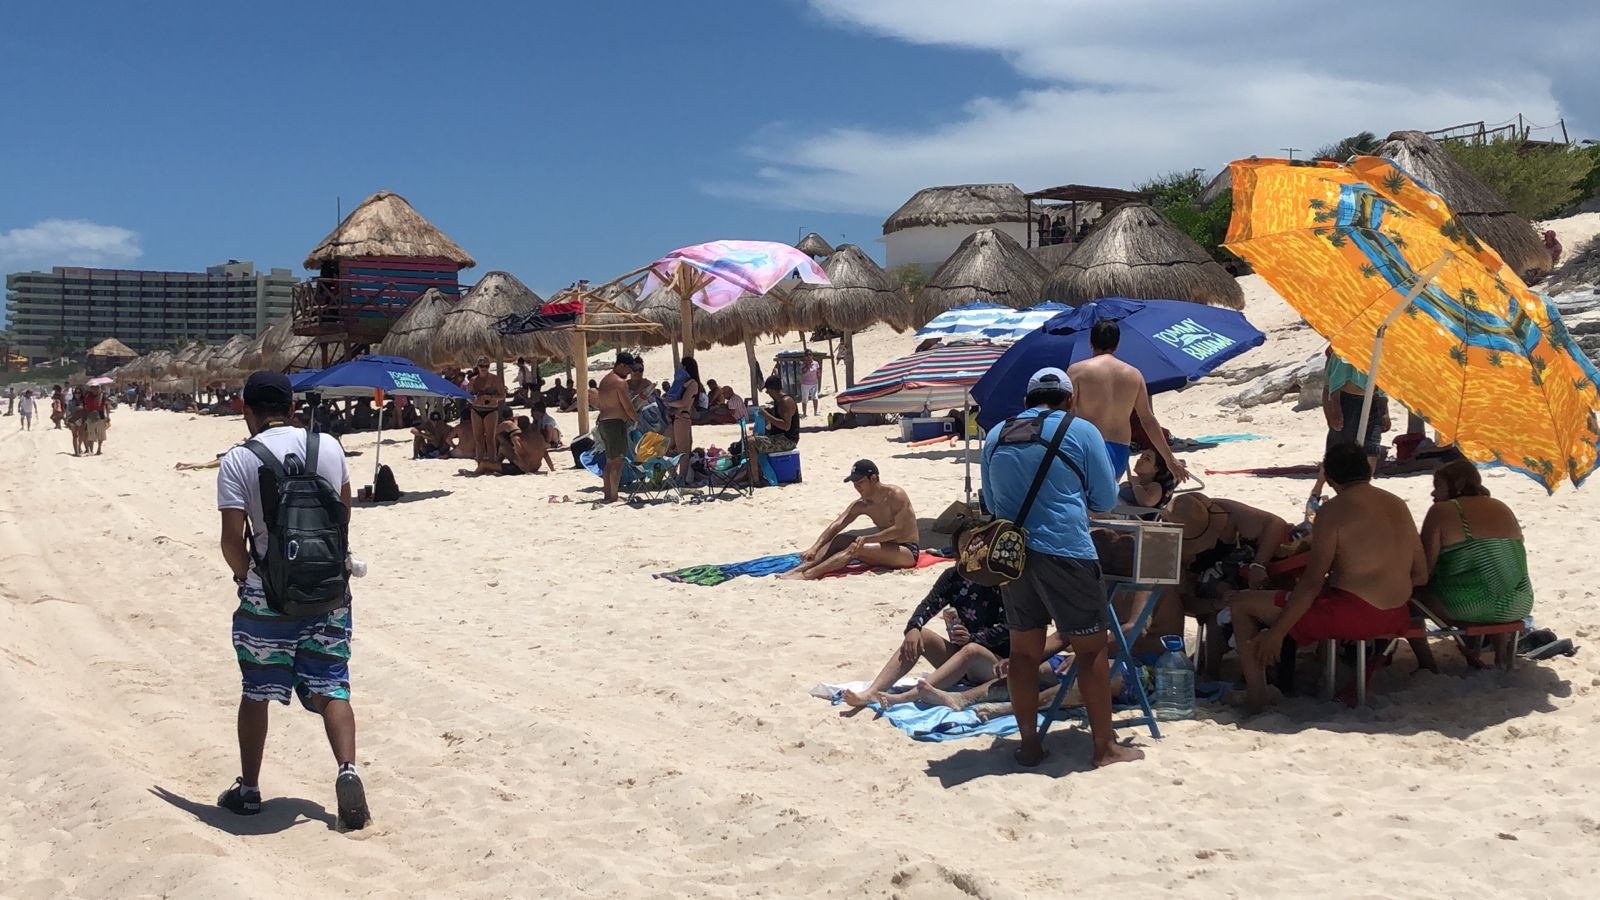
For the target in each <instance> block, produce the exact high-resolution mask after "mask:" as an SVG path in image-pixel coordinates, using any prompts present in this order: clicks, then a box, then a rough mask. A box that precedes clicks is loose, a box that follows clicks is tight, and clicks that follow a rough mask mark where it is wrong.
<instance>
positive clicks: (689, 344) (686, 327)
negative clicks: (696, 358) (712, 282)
mask: <svg viewBox="0 0 1600 900" xmlns="http://www.w3.org/2000/svg"><path fill="white" fill-rule="evenodd" d="M692 296H694V292H693V291H689V292H686V293H683V294H680V295H679V296H678V313H679V315H681V316H683V352H684V355H686V356H687V355H689V354H692V353H694V302H693V301H692V300H690V299H689V298H690V297H692Z"/></svg>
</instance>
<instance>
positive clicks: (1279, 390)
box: [1224, 353, 1323, 409]
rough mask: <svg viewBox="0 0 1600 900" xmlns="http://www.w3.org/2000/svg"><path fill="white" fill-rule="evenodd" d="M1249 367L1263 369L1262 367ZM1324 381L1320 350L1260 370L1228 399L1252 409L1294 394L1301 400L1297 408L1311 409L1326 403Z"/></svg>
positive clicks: (1294, 396)
mask: <svg viewBox="0 0 1600 900" xmlns="http://www.w3.org/2000/svg"><path fill="white" fill-rule="evenodd" d="M1245 371H1258V372H1259V367H1256V368H1253V369H1252V370H1245ZM1230 380H1232V379H1230ZM1233 383H1235V384H1238V383H1239V382H1233ZM1322 385H1323V356H1322V354H1320V353H1317V354H1314V355H1312V356H1310V357H1307V358H1306V359H1305V360H1304V361H1302V362H1297V363H1291V364H1289V365H1286V366H1278V367H1276V368H1272V369H1270V370H1267V371H1265V372H1261V373H1260V374H1257V375H1256V376H1255V378H1254V380H1253V381H1251V382H1250V384H1249V386H1248V387H1246V388H1245V389H1244V390H1243V391H1241V392H1239V393H1238V394H1235V395H1233V396H1232V397H1229V398H1228V399H1227V400H1226V401H1224V402H1227V403H1231V404H1233V405H1235V406H1238V407H1240V408H1241V409H1248V408H1250V407H1252V406H1261V405H1263V404H1266V403H1278V402H1280V401H1282V400H1284V399H1287V398H1291V397H1293V399H1295V400H1297V401H1298V402H1297V404H1296V406H1295V408H1296V409H1311V408H1312V407H1316V406H1320V405H1321V404H1322Z"/></svg>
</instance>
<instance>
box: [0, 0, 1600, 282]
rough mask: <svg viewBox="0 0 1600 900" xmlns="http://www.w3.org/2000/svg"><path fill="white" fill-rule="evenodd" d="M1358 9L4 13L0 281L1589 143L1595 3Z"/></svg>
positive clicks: (630, 243) (543, 251)
mask: <svg viewBox="0 0 1600 900" xmlns="http://www.w3.org/2000/svg"><path fill="white" fill-rule="evenodd" d="M1363 5H1364V4H1362V3H1350V4H1345V5H1344V6H1342V7H1340V8H1339V9H1337V10H1319V9H1313V8H1307V7H1303V6H1298V5H1289V4H1277V3H1269V2H1266V0H1218V3H1217V4H1213V5H1210V6H1206V7H1205V8H1204V9H1201V8H1199V7H1195V6H1194V5H1191V4H1187V3H1183V2H1179V0H1152V2H1149V3H1144V4H1105V3H1099V2H1090V0H989V2H987V3H984V4H977V3H966V2H959V0H743V2H736V0H705V2H699V0H697V2H680V3H659V2H655V3H647V2H636V3H622V2H605V0H595V2H589V3H577V4H569V3H561V4H557V3H548V4H546V3H513V2H471V0H458V2H455V3H437V2H433V3H420V2H388V3H376V2H371V0H364V2H337V3H328V2H323V3H315V4H313V3H302V2H277V3H265V4H249V5H247V4H242V3H232V2H222V0H212V2H203V3H202V2H160V0H155V2H148V3H139V4H133V3H127V4H122V3H87V2H68V0H59V2H54V3H44V2H32V3H9V4H6V5H5V7H4V9H3V11H0V54H3V58H4V59H5V60H6V63H7V65H6V69H7V78H8V82H9V83H8V85H7V88H6V90H5V91H4V92H0V122H3V124H0V128H3V129H4V133H5V134H6V135H7V137H6V139H5V140H3V141H0V172H3V173H5V178H4V183H3V185H0V270H5V271H12V270H16V269H23V268H37V267H48V266H50V265H53V264H101V265H120V266H127V267H133V268H156V269H195V268H199V267H202V266H205V265H207V264H211V263H216V262H220V261H222V260H225V259H228V258H241V259H253V260H255V261H256V263H257V264H258V265H260V266H263V267H266V266H286V267H292V268H293V269H295V271H296V272H299V271H300V268H299V266H300V261H301V259H302V258H303V257H304V255H305V253H306V251H308V250H309V249H310V248H311V247H312V246H313V245H314V244H315V243H316V242H317V241H318V240H319V239H320V238H321V237H322V236H323V235H324V234H325V233H326V232H327V231H328V230H329V229H330V228H331V227H332V226H333V224H334V222H335V200H336V198H342V200H343V203H344V208H345V209H346V210H348V209H350V207H351V206H353V205H354V204H356V203H358V202H359V201H360V200H361V199H362V198H364V197H365V196H367V195H368V194H370V193H372V192H373V191H376V190H379V189H390V190H394V191H398V192H399V193H401V194H403V195H405V196H406V197H407V198H408V199H410V200H411V202H412V203H413V205H415V206H416V207H417V209H418V210H419V211H421V212H422V214H423V215H425V216H427V217H428V218H429V219H431V220H432V221H433V222H434V223H435V224H437V225H438V226H440V227H441V228H442V229H443V230H444V231H445V232H446V233H448V234H449V235H450V236H451V237H453V238H455V239H456V241H457V242H459V243H460V244H461V245H462V246H464V247H465V248H467V250H468V251H469V252H471V253H472V254H474V255H475V256H476V257H477V259H478V261H479V266H478V268H476V269H474V270H469V271H468V272H467V273H465V274H464V277H465V278H466V279H467V280H473V279H475V277H476V276H477V275H481V274H482V273H483V272H486V271H490V270H494V269H504V270H506V271H509V272H511V273H513V274H515V275H516V276H518V277H519V278H521V279H522V280H524V281H525V282H527V283H528V284H529V285H530V286H532V287H534V288H535V289H536V290H539V291H540V292H542V293H547V292H548V291H550V290H551V289H553V288H557V287H560V286H562V285H565V284H567V283H568V282H571V281H573V280H574V279H578V278H589V279H591V280H595V281H601V280H605V279H607V278H610V277H612V276H613V275H616V274H620V273H621V272H622V271H624V270H626V269H628V268H631V267H633V266H637V265H640V264H642V263H644V262H647V261H648V260H650V259H651V258H653V257H655V256H657V255H659V254H660V253H662V252H664V251H666V250H669V249H672V248H673V247H677V246H680V245H684V244H688V243H694V242H697V241H701V240H708V239H713V238H732V237H737V238H757V239H770V240H785V241H793V240H795V238H796V236H797V229H801V228H803V229H805V230H815V231H818V232H820V233H821V234H822V235H823V236H824V237H826V238H827V239H828V240H830V241H832V242H835V243H838V242H840V241H844V240H848V241H850V242H853V243H859V244H861V245H862V246H863V247H865V248H866V249H867V250H868V251H869V252H870V253H872V254H873V255H874V256H877V257H878V258H880V259H881V258H882V250H881V247H882V245H881V244H879V243H877V242H876V241H877V238H878V236H879V229H880V226H881V223H882V221H883V219H884V218H885V217H886V216H887V215H888V214H889V213H890V212H892V211H893V210H894V208H895V207H896V206H897V205H898V204H899V203H900V202H901V201H903V200H904V199H905V198H906V197H908V196H909V195H910V193H912V192H913V191H914V190H916V189H917V188H918V187H921V186H925V185H929V184H942V183H957V182H980V181H1013V182H1015V183H1017V184H1019V185H1020V186H1022V187H1024V188H1025V189H1026V188H1034V187H1042V186H1045V185H1048V184H1057V183H1063V182H1084V183H1099V184H1109V185H1129V184H1131V183H1132V182H1133V181H1134V180H1136V179H1138V178H1141V177H1145V176H1148V175H1152V174H1157V173H1160V172H1164V171H1169V170H1172V169H1180V168H1191V167H1201V168H1206V169H1208V170H1215V169H1216V168H1219V167H1220V166H1222V165H1223V164H1225V163H1226V162H1227V161H1228V160H1229V159H1231V158H1234V157H1235V156H1242V155H1248V154H1250V153H1261V154H1264V155H1266V154H1272V153H1275V152H1276V150H1277V148H1278V147H1282V146H1289V145H1293V146H1300V147H1315V146H1317V144H1318V143H1323V142H1328V141H1331V140H1333V139H1336V138H1337V137H1339V136H1341V135H1343V134H1346V133H1349V132H1351V131H1354V130H1359V129H1361V128H1369V129H1371V130H1374V131H1378V132H1379V133H1380V134H1381V133H1383V132H1385V131H1387V130H1389V129H1391V128H1403V127H1420V128H1434V127H1441V126H1445V125H1451V124H1455V123H1456V122H1458V121H1471V120H1475V119H1488V120H1491V121H1493V120H1498V119H1502V118H1507V117H1511V116H1515V115H1516V114H1518V113H1523V114H1525V115H1527V116H1529V117H1530V118H1532V119H1534V120H1536V121H1541V124H1543V121H1542V120H1548V121H1552V122H1553V121H1554V120H1555V119H1556V118H1557V117H1559V116H1562V115H1565V116H1566V117H1567V121H1568V125H1569V128H1572V129H1574V130H1575V131H1577V132H1579V133H1580V134H1583V135H1584V136H1587V135H1590V134H1594V133H1596V131H1597V130H1600V129H1597V128H1595V127H1594V126H1596V125H1600V121H1597V120H1600V115H1597V114H1600V102H1597V100H1596V96H1595V91H1596V89H1595V88H1594V87H1593V86H1592V84H1593V79H1592V78H1591V77H1589V76H1587V75H1584V74H1583V73H1584V72H1587V71H1588V69H1587V68H1586V66H1587V60H1588V57H1589V54H1591V53H1592V47H1593V46H1596V45H1597V42H1600V13H1597V12H1595V11H1592V10H1590V9H1589V4H1587V3H1579V2H1577V0H1572V5H1571V9H1570V14H1568V15H1564V16H1557V15H1553V14H1552V15H1550V16H1545V15H1543V14H1541V15H1540V16H1538V17H1529V16H1519V15H1517V14H1516V11H1515V10H1509V11H1508V10H1504V9H1502V8H1501V6H1500V5H1497V4H1492V3H1487V2H1485V3H1479V2H1473V0H1449V2H1446V0H1416V2H1415V3H1412V4H1407V5H1406V6H1405V7H1404V8H1403V9H1402V10H1399V11H1397V10H1395V9H1393V8H1391V7H1390V6H1388V5H1387V4H1385V5H1383V6H1381V7H1380V6H1378V5H1377V4H1370V5H1372V6H1373V7H1374V10H1376V9H1380V8H1381V9H1383V10H1384V12H1383V16H1384V19H1383V21H1384V22H1385V23H1386V25H1385V27H1386V29H1389V30H1393V31H1404V30H1405V29H1408V28H1412V27H1417V28H1423V27H1426V28H1428V29H1429V30H1430V33H1431V34H1433V35H1435V37H1436V40H1435V41H1434V43H1433V47H1434V48H1435V49H1433V50H1432V51H1430V52H1432V53H1433V54H1434V55H1433V56H1430V57H1426V58H1420V59H1419V58H1417V55H1416V54H1414V53H1413V54H1409V55H1408V54H1405V53H1403V52H1401V51H1398V50H1397V49H1396V48H1395V46H1394V44H1393V43H1392V42H1388V41H1374V40H1371V35H1370V34H1367V33H1365V29H1367V28H1369V27H1370V25H1371V24H1372V18H1371V17H1370V16H1361V15H1358V14H1354V13H1353V12H1352V11H1355V12H1359V7H1361V6H1363ZM1555 6H1557V7H1563V8H1565V4H1563V3H1559V2H1558V3H1556V4H1555ZM1125 7H1126V8H1125ZM1317 17H1322V20H1320V21H1319V20H1318V19H1317ZM1524 19H1537V21H1523V20H1524ZM1490 40H1494V41H1503V42H1507V43H1509V44H1514V45H1515V46H1517V47H1518V48H1520V49H1522V50H1524V51H1528V52H1527V53H1526V54H1525V55H1522V56H1516V57H1513V56H1511V55H1509V54H1491V53H1485V52H1483V47H1484V46H1485V41H1490ZM1333 63H1337V66H1336V67H1333V66H1332V64H1333Z"/></svg>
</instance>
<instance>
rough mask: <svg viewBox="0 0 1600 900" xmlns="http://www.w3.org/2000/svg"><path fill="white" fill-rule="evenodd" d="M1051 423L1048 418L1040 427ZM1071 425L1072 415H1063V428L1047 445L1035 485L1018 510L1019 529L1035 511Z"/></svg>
mask: <svg viewBox="0 0 1600 900" xmlns="http://www.w3.org/2000/svg"><path fill="white" fill-rule="evenodd" d="M1049 422H1050V420H1049V418H1048V417H1046V418H1045V421H1044V423H1042V424H1041V425H1040V427H1041V428H1043V427H1044V425H1047V424H1049ZM1071 424H1072V413H1063V414H1062V418H1061V427H1060V428H1057V429H1056V436H1055V437H1053V438H1051V439H1050V443H1049V444H1046V445H1045V451H1044V459H1042V460H1040V461H1039V471H1038V472H1035V473H1034V475H1033V484H1031V485H1029V486H1028V496H1027V497H1025V498H1023V501H1022V508H1021V509H1019V510H1017V527H1018V528H1021V527H1023V523H1024V522H1027V521H1028V513H1030V512H1032V511H1033V501H1034V500H1036V499H1038V497H1039V489H1040V488H1042V487H1044V480H1045V478H1046V477H1048V476H1049V475H1050V464H1051V463H1052V462H1054V461H1055V458H1056V457H1057V456H1058V455H1060V453H1061V440H1062V438H1064V437H1066V436H1067V426H1069V425H1071ZM1067 464H1068V465H1071V466H1072V468H1073V471H1077V468H1078V467H1077V466H1076V465H1073V464H1072V462H1071V460H1068V463H1067Z"/></svg>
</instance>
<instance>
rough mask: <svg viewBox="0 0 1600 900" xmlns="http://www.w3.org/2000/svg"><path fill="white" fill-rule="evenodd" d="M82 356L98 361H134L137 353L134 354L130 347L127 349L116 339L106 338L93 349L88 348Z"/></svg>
mask: <svg viewBox="0 0 1600 900" xmlns="http://www.w3.org/2000/svg"><path fill="white" fill-rule="evenodd" d="M84 355H85V356H93V357H97V358H99V359H135V358H137V357H138V356H139V354H138V353H136V352H134V350H133V348H132V347H129V346H128V345H127V344H124V343H123V342H121V341H119V340H117V339H116V338H106V339H105V340H103V341H101V342H100V343H98V344H95V345H94V346H93V347H90V348H89V352H88V353H85V354H84Z"/></svg>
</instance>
